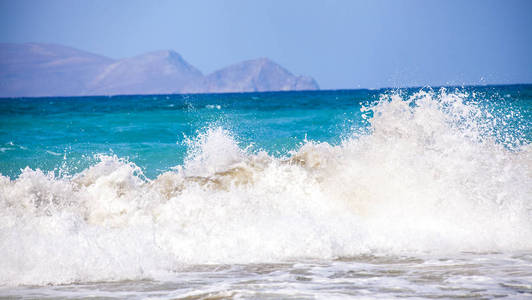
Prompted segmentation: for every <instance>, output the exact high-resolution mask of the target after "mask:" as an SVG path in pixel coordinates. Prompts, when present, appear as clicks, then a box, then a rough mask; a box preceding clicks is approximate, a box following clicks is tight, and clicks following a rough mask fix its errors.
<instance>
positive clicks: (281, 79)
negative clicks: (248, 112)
mask: <svg viewBox="0 0 532 300" xmlns="http://www.w3.org/2000/svg"><path fill="white" fill-rule="evenodd" d="M317 89H319V87H318V84H317V83H316V81H315V80H314V79H312V78H311V77H306V76H294V75H293V74H292V73H290V72H288V71H287V70H286V69H284V68H283V67H281V66H280V65H278V64H276V63H274V62H272V61H271V60H269V59H267V58H259V59H254V60H247V61H244V62H241V63H237V64H234V65H231V66H229V67H226V68H224V69H221V70H218V71H216V72H214V73H212V74H210V75H208V76H206V77H205V79H204V80H203V85H202V86H201V87H200V89H199V90H198V91H206V92H209V93H226V92H264V91H291V90H317ZM192 91H193V90H192Z"/></svg>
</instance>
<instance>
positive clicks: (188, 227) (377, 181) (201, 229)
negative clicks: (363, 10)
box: [0, 89, 532, 285]
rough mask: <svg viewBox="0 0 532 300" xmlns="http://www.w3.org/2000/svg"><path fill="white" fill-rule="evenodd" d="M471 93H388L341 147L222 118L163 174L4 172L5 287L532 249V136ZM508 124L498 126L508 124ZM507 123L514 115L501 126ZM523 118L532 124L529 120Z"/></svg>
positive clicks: (99, 166) (105, 169) (104, 158)
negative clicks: (280, 139)
mask: <svg viewBox="0 0 532 300" xmlns="http://www.w3.org/2000/svg"><path fill="white" fill-rule="evenodd" d="M468 97H469V95H467V94H464V93H460V92H448V91H447V90H445V89H442V90H439V91H431V90H429V91H426V90H421V91H419V92H416V93H414V94H412V95H405V94H401V93H393V92H390V93H384V94H382V95H381V96H380V98H379V99H378V101H376V102H374V103H371V104H369V105H367V106H364V107H363V108H362V112H363V115H364V117H365V118H366V120H367V122H368V124H369V125H368V127H367V128H366V129H364V130H362V131H360V130H354V131H353V132H352V133H351V134H350V135H348V136H346V137H345V138H344V139H343V140H342V142H340V143H339V144H337V145H334V144H329V143H325V142H319V141H305V142H304V143H302V144H301V145H300V146H299V147H297V148H295V149H293V150H292V151H290V152H289V153H288V154H287V155H281V156H275V155H272V154H269V153H267V152H266V151H261V150H260V149H258V150H257V149H252V148H251V147H245V146H242V145H241V143H240V142H239V141H238V136H235V135H234V134H233V133H232V132H231V131H230V130H228V129H224V128H223V127H217V126H212V127H209V128H206V129H205V130H204V131H203V132H201V133H199V134H198V135H197V136H195V137H193V138H191V139H189V140H188V154H187V157H186V159H185V161H184V163H183V164H180V165H178V166H175V167H174V168H172V170H171V171H167V172H163V173H162V174H160V175H158V176H157V177H156V178H154V179H150V178H148V177H146V176H144V173H143V170H142V168H140V167H139V166H137V165H136V164H134V163H133V162H131V161H129V160H128V159H126V158H120V157H118V156H116V155H114V156H113V155H97V156H96V157H95V159H96V160H97V161H98V162H97V163H95V164H93V165H92V166H90V167H89V168H87V169H85V170H82V171H81V172H79V173H76V174H70V175H66V174H64V175H57V174H55V173H54V172H44V171H41V170H39V169H31V168H29V167H27V168H25V169H23V170H22V171H21V173H20V175H19V176H18V177H17V178H15V179H11V178H9V177H7V176H1V177H0V207H1V210H0V241H1V243H0V244H1V246H0V269H2V270H3V272H2V274H0V284H2V285H20V284H38V285H41V284H48V283H51V284H62V283H71V282H88V281H108V280H112V281H114V280H126V279H144V278H158V277H161V276H166V275H167V274H169V273H172V272H174V271H176V270H180V269H181V268H183V267H184V266H187V265H190V264H232V263H261V262H279V261H288V260H293V259H334V258H342V257H353V256H357V255H364V254H374V255H375V254H381V255H404V254H409V255H411V254H441V253H461V252H497V251H510V252H513V251H529V250H531V249H532V218H531V217H532V215H531V214H532V203H531V199H532V197H531V196H532V184H531V183H532V180H531V179H532V175H531V173H530V167H531V166H532V156H531V155H532V153H531V152H532V148H531V146H530V144H529V142H528V141H527V140H526V139H525V138H524V137H523V136H524V134H525V133H524V132H522V131H519V128H518V129H516V130H513V131H510V130H505V129H507V127H505V126H504V122H510V120H511V118H512V116H514V115H512V114H506V115H503V117H502V118H500V117H499V118H498V117H495V116H494V114H493V113H492V111H490V109H489V108H487V107H484V106H482V105H481V104H480V103H477V102H475V101H468V100H467V99H468ZM501 124H502V125H501ZM501 126H502V127H501ZM521 130H527V129H526V128H524V129H522V128H521Z"/></svg>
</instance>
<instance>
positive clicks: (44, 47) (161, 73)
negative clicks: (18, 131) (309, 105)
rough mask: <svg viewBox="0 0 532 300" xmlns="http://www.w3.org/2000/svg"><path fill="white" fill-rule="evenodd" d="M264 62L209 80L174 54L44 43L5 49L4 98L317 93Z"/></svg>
mask: <svg viewBox="0 0 532 300" xmlns="http://www.w3.org/2000/svg"><path fill="white" fill-rule="evenodd" d="M317 89H319V86H318V84H317V82H316V81H315V80H314V79H313V78H312V77H309V76H296V75H294V74H292V73H291V72H290V71H288V70H287V69H285V68H283V67H282V66H280V65H278V64H277V63H275V62H273V61H272V60H270V59H268V58H265V57H262V58H258V59H252V60H246V61H242V62H238V63H235V64H232V65H229V66H227V67H225V68H222V69H219V70H217V71H214V72H212V73H210V74H207V75H204V74H203V73H202V72H201V71H200V70H198V69H197V68H196V67H194V66H193V65H191V64H190V63H188V62H187V61H186V60H185V59H184V58H183V57H182V56H181V55H180V54H179V53H177V52H176V51H174V50H158V51H151V52H147V53H142V54H139V55H137V56H134V57H129V58H124V59H118V60H115V59H111V58H107V57H105V56H101V55H98V54H94V53H91V52H87V51H83V50H79V49H75V48H71V47H67V46H62V45H57V44H43V43H26V44H7V43H0V97H44V96H95V95H127V94H173V93H234V92H262V91H291V90H317Z"/></svg>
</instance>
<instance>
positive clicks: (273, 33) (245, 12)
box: [0, 0, 532, 89]
mask: <svg viewBox="0 0 532 300" xmlns="http://www.w3.org/2000/svg"><path fill="white" fill-rule="evenodd" d="M0 42H4V43H25V42H42V43H55V44H62V45H66V46H71V47H74V48H78V49H81V50H85V51H89V52H94V53H98V54H101V55H104V56H108V57H111V58H116V59H119V58H126V57H131V56H135V55H139V54H141V53H144V52H149V51H154V50H163V49H172V50H175V51H177V52H179V53H180V54H181V55H182V56H183V57H184V59H185V60H187V61H188V62H189V63H191V64H192V65H194V66H196V67H197V68H199V69H200V70H201V71H202V72H203V73H205V74H208V73H210V72H212V71H215V70H217V69H220V68H222V67H225V66H228V65H230V64H233V63H236V62H239V61H242V60H246V59H253V58H258V57H268V58H270V59H272V60H273V61H275V62H277V63H279V64H280V65H282V66H283V67H285V68H287V69H288V70H290V71H291V72H292V73H294V74H297V75H309V76H312V77H314V78H315V79H316V80H317V82H318V83H319V85H320V87H321V88H323V89H351V88H379V87H399V86H437V85H468V84H475V85H476V84H507V83H532V0H497V1H494V0H481V1H479V0H468V1H462V0H460V1H457V0H446V1H436V0H422V1H420V0H404V1H401V0H389V1H382V0H372V1H356V0H345V1H332V0H329V1H326V0H322V1H316V0H305V1H302V0H301V1H300V0H284V1H283V0H269V1H253V0H247V1H244V0H225V1H224V0H220V1H211V0H199V1H197V0H196V1H192V0H190V1H177V0H176V1H165V0H154V1H151V0H150V1H148V0H127V1H122V0H105V1H101V0H86V1H82V0H45V1H44V0H11V1H7V0H0Z"/></svg>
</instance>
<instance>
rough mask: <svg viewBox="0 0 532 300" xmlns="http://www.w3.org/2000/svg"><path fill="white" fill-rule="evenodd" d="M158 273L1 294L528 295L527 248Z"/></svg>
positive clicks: (531, 259) (531, 279)
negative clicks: (516, 251)
mask: <svg viewBox="0 0 532 300" xmlns="http://www.w3.org/2000/svg"><path fill="white" fill-rule="evenodd" d="M165 277H166V278H164V279H162V278H161V279H160V280H157V281H155V280H137V281H118V282H94V283H79V284H69V285H57V286H44V287H43V286H24V287H17V288H3V289H0V294H1V295H3V296H11V297H17V298H18V297H29V298H54V299H68V298H82V297H99V298H119V299H146V298H159V299H176V298H178V299H316V298H318V299H331V298H332V299H338V298H387V299H389V298H407V297H408V298H409V297H415V298H425V299H443V298H461V299H491V298H500V297H507V298H511V299H518V298H526V297H532V255H531V254H526V253H521V254H514V255H507V254H502V253H483V254H478V253H477V254H474V253H462V254H460V255H452V256H437V257H433V256H417V257H400V256H370V255H365V256H358V257H352V258H343V259H336V260H332V261H320V260H302V261H297V262H284V263H275V264H231V265H226V264H218V265H190V266H184V267H182V269H181V270H179V271H175V272H173V273H171V274H167V275H166V276H165Z"/></svg>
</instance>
